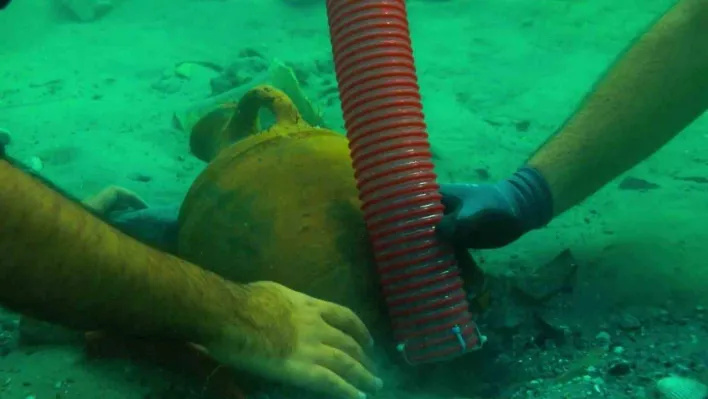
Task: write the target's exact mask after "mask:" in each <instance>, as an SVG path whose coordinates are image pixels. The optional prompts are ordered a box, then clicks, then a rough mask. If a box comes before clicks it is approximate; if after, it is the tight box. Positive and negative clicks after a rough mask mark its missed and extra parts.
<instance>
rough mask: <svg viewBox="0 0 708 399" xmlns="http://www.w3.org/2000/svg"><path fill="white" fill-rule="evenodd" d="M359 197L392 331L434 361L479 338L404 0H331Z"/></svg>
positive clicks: (415, 353)
mask: <svg viewBox="0 0 708 399" xmlns="http://www.w3.org/2000/svg"><path fill="white" fill-rule="evenodd" d="M327 16H328V19H329V28H330V37H331V40H332V51H333V54H334V63H335V69H336V72H337V81H338V83H339V93H340V97H341V100H342V111H343V113H344V121H345V125H346V129H347V137H348V138H349V148H350V151H351V156H352V160H353V163H354V169H355V171H356V179H357V187H358V188H359V197H360V198H361V200H362V208H363V211H364V217H365V218H366V224H367V228H368V231H369V235H370V237H371V241H372V244H373V249H374V254H375V257H376V262H377V265H378V272H379V277H380V280H381V285H382V287H383V293H384V296H385V298H386V303H387V305H388V311H389V316H390V318H391V322H392V324H393V330H394V338H395V339H396V342H398V349H399V350H400V351H401V352H402V353H403V355H404V356H405V359H406V360H407V361H408V362H410V363H412V364H416V363H427V362H435V361H440V360H445V359H450V358H452V357H456V356H459V355H461V354H464V353H467V352H469V351H472V350H474V349H477V348H479V347H480V346H481V344H482V339H481V337H480V335H479V332H478V330H477V326H476V325H475V323H474V321H473V318H472V314H471V313H470V311H469V304H468V302H467V298H466V295H465V291H464V288H463V283H462V279H461V277H460V271H459V269H458V267H457V261H456V260H455V257H454V255H453V251H452V249H451V248H449V247H448V246H447V245H444V244H442V243H440V242H438V240H437V238H436V235H435V225H436V224H437V223H438V222H439V221H440V219H441V218H442V213H443V210H444V208H443V206H442V204H441V202H440V199H441V196H440V194H439V193H438V188H439V186H438V185H437V183H436V176H435V172H434V171H433V163H432V154H431V152H430V144H429V143H428V134H427V132H426V125H425V121H424V120H423V109H422V108H423V107H422V105H421V100H420V94H419V88H418V78H417V76H416V72H415V67H414V65H413V51H412V48H411V41H410V33H409V30H408V16H407V13H406V7H405V2H404V0H327Z"/></svg>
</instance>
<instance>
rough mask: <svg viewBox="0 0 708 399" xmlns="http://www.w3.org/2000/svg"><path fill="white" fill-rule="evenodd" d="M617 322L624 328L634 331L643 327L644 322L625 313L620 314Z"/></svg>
mask: <svg viewBox="0 0 708 399" xmlns="http://www.w3.org/2000/svg"><path fill="white" fill-rule="evenodd" d="M617 324H618V325H619V327H620V328H621V329H622V330H625V331H634V330H639V329H640V328H642V322H641V321H639V319H638V318H636V317H634V316H632V315H631V314H627V313H623V314H622V315H620V317H619V319H618V321H617Z"/></svg>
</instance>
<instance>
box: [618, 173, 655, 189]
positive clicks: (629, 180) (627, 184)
mask: <svg viewBox="0 0 708 399" xmlns="http://www.w3.org/2000/svg"><path fill="white" fill-rule="evenodd" d="M659 187H660V186H659V185H658V184H654V183H652V182H650V181H648V180H644V179H640V178H638V177H631V176H629V177H625V178H624V179H622V181H621V182H620V184H619V188H620V190H631V191H648V190H654V189H657V188H659Z"/></svg>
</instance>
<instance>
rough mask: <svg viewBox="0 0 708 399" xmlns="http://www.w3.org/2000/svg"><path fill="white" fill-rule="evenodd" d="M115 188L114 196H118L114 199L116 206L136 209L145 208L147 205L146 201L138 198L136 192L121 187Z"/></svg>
mask: <svg viewBox="0 0 708 399" xmlns="http://www.w3.org/2000/svg"><path fill="white" fill-rule="evenodd" d="M115 190H116V196H117V197H118V198H117V201H116V202H118V204H117V205H118V206H120V207H124V208H132V209H136V210H138V209H145V208H147V207H148V204H147V202H145V200H143V199H142V198H140V196H139V195H138V194H136V193H134V192H132V191H130V190H127V189H125V188H122V187H117V188H116V189H115Z"/></svg>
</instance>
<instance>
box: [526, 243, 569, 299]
mask: <svg viewBox="0 0 708 399" xmlns="http://www.w3.org/2000/svg"><path fill="white" fill-rule="evenodd" d="M577 270H578V263H577V262H576V260H575V257H574V256H573V254H572V253H571V252H570V250H568V249H566V250H564V251H563V252H561V253H560V254H559V255H558V256H556V257H555V258H554V259H553V260H552V261H551V262H549V263H547V264H546V265H544V266H542V267H540V268H539V269H538V270H536V271H535V272H534V273H533V274H532V275H531V276H528V277H526V278H523V279H520V280H519V281H517V282H516V285H515V288H516V290H517V292H518V293H520V294H521V296H523V297H524V298H525V299H526V300H527V301H529V302H532V303H535V304H541V303H543V302H545V301H547V300H548V299H550V298H551V297H553V296H554V295H556V294H558V293H560V292H562V291H564V290H567V289H570V288H571V287H572V285H573V280H574V279H575V275H576V273H577Z"/></svg>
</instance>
